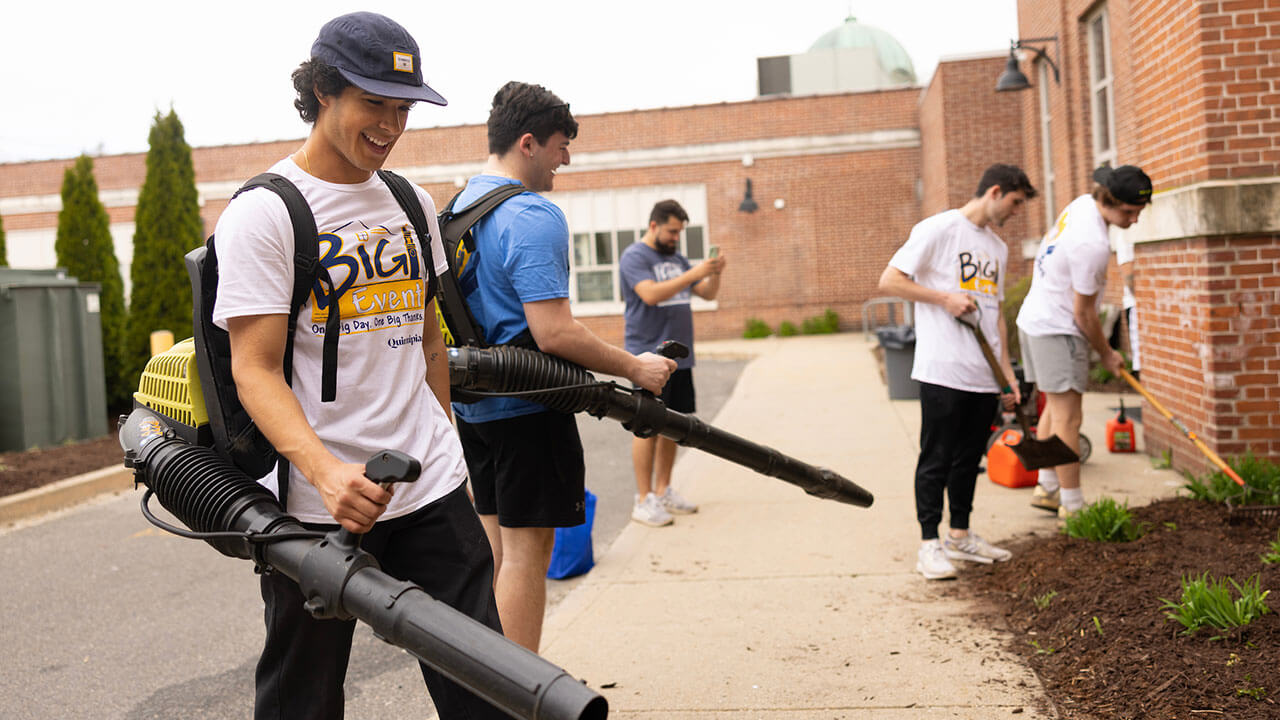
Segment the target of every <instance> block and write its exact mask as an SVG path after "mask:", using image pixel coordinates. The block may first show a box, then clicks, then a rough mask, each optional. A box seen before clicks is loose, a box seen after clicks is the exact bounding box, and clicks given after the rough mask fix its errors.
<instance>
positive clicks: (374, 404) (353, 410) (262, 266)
mask: <svg viewBox="0 0 1280 720" xmlns="http://www.w3.org/2000/svg"><path fill="white" fill-rule="evenodd" d="M293 82H294V88H295V89H296V90H297V99H296V100H295V102H294V105H295V106H296V107H297V109H298V112H299V114H300V115H301V116H302V119H303V120H305V121H306V122H308V123H310V124H311V125H312V128H311V133H310V135H309V136H308V137H307V139H306V142H305V143H303V145H302V147H301V148H300V149H299V150H298V151H297V152H296V153H294V154H293V155H291V156H289V157H287V158H284V159H282V160H280V161H279V162H277V163H276V164H275V165H274V166H272V168H271V172H273V173H278V174H280V175H283V176H284V177H286V178H288V179H289V180H290V181H292V183H293V184H294V185H296V186H297V188H298V189H299V190H300V191H301V193H302V195H303V197H304V198H305V199H306V201H307V204H308V205H309V206H310V208H311V211H312V213H313V214H314V216H315V221H316V228H317V230H318V231H319V233H320V254H321V262H322V264H323V265H324V266H325V267H326V269H327V271H328V273H329V275H330V277H331V278H332V280H333V286H334V288H335V289H336V290H337V293H336V294H337V295H338V299H337V301H336V303H337V304H338V306H339V307H340V308H341V319H342V323H343V325H344V327H343V332H342V335H341V336H340V342H339V343H338V361H337V393H336V397H334V398H333V399H332V400H331V401H326V400H324V399H323V398H322V392H321V386H322V375H323V373H322V368H323V343H324V327H325V322H324V318H325V317H327V315H328V312H330V311H331V310H332V306H331V305H328V304H327V303H326V304H325V305H323V306H321V305H318V304H317V302H316V298H315V296H314V294H313V295H312V296H311V297H308V298H307V300H306V301H305V302H304V304H303V305H302V308H301V311H300V313H299V322H298V327H297V330H296V332H295V333H294V336H293V343H294V344H293V354H292V358H293V377H292V386H290V385H289V384H287V383H286V379H285V377H284V373H283V357H284V353H285V348H286V335H287V328H288V313H289V309H290V296H291V293H292V286H293V273H294V267H293V256H294V237H293V231H292V225H291V223H290V220H289V215H288V212H287V210H286V209H285V206H284V203H283V202H282V201H281V199H280V198H279V197H278V196H277V195H276V194H275V193H273V192H270V191H266V190H263V189H254V190H250V191H247V192H244V193H242V194H240V195H238V196H237V197H235V198H234V199H233V200H232V201H231V202H230V203H229V204H228V206H227V208H226V210H225V211H223V213H222V216H221V217H220V218H219V220H218V225H217V229H216V232H215V235H216V237H217V248H218V262H219V274H220V278H219V283H218V300H217V305H216V308H215V310H214V322H216V323H217V324H218V325H220V326H222V327H225V328H226V330H227V331H228V333H229V334H230V339H231V355H232V366H233V373H234V376H235V381H236V385H237V387H238V391H239V396H240V398H241V401H242V402H243V403H244V406H245V408H246V410H248V412H249V414H250V415H251V416H252V417H253V419H254V422H255V423H256V424H257V426H258V427H259V428H260V429H261V430H262V432H263V433H264V434H265V435H266V436H267V438H268V439H269V440H270V441H271V443H272V445H273V446H275V448H276V449H277V450H278V451H279V452H280V454H281V455H282V456H283V457H284V458H286V459H287V460H288V464H289V469H288V478H287V486H286V487H285V488H283V489H284V490H287V493H281V492H280V490H281V488H277V485H278V483H277V478H276V473H275V472H273V473H271V474H269V475H268V476H267V477H265V478H263V479H262V482H263V483H264V484H265V485H267V486H268V487H269V488H271V489H273V490H275V491H276V492H277V495H281V496H284V495H286V494H287V501H286V509H287V510H288V511H289V513H290V514H291V515H293V516H295V517H296V518H298V519H299V520H301V521H302V522H303V523H304V524H306V525H307V526H309V527H314V528H317V529H331V528H333V527H334V524H335V523H337V524H338V525H341V526H342V527H344V528H346V529H348V530H351V531H353V532H357V533H366V534H365V536H364V539H363V547H364V549H365V550H367V551H369V552H370V553H372V554H373V555H374V557H375V558H377V560H378V562H379V563H380V564H381V566H382V568H383V569H384V570H386V571H387V572H388V573H390V574H391V575H393V576H395V577H397V578H401V579H404V580H408V581H411V582H414V583H416V584H418V585H420V586H421V587H423V588H424V589H425V590H426V591H427V592H428V593H429V594H430V595H431V596H433V597H435V598H436V599H438V600H441V601H442V602H445V603H447V604H449V605H451V606H453V607H454V608H457V609H458V610H460V611H462V612H464V613H466V614H468V615H470V616H471V617H472V618H475V619H476V620H478V621H480V622H482V623H484V624H486V625H488V626H489V627H491V628H493V629H494V630H498V631H500V630H501V628H500V624H499V621H498V614H497V606H496V603H495V602H494V598H493V591H492V578H493V557H492V553H491V551H490V548H489V543H488V541H487V540H486V538H485V534H484V529H483V527H482V526H481V525H480V521H479V518H478V517H477V516H476V513H475V510H474V509H473V507H472V505H471V502H470V500H469V498H468V497H467V494H466V489H465V483H466V464H465V462H464V461H463V457H462V448H461V445H460V444H459V441H458V436H457V434H456V432H455V431H454V429H453V427H452V425H451V423H450V416H449V412H448V410H447V408H448V407H449V373H448V364H447V360H446V358H445V352H444V343H443V341H442V340H441V337H440V330H439V326H438V325H437V322H436V313H435V308H434V300H433V299H432V298H430V297H427V293H426V287H427V286H428V283H427V280H428V278H429V276H428V275H427V273H430V272H433V271H434V272H435V273H437V274H438V273H443V272H448V265H447V263H446V260H445V255H444V250H443V248H442V247H441V245H440V233H439V228H438V227H437V226H436V212H435V206H434V204H433V203H432V201H431V198H430V197H429V196H428V195H427V194H426V193H425V192H423V191H422V190H420V189H417V188H415V190H416V191H417V195H418V200H419V201H420V202H421V204H422V206H423V210H424V213H425V215H426V217H427V221H428V224H429V227H430V233H431V237H430V238H423V237H420V236H418V235H417V234H416V232H415V230H414V227H413V224H412V223H411V222H410V220H409V219H408V217H406V215H405V213H404V211H403V210H402V209H401V207H400V205H399V204H398V203H397V202H396V200H395V198H394V197H393V196H392V194H391V192H390V189H389V188H388V186H387V185H386V184H385V183H384V182H383V181H382V180H381V179H380V178H378V177H375V175H374V172H375V171H376V170H378V169H380V168H381V167H382V166H383V164H384V163H385V162H386V159H387V156H388V154H389V153H390V152H391V150H392V148H394V147H395V144H396V141H397V140H399V139H400V136H401V134H402V133H403V132H404V130H405V121H406V120H407V119H408V115H409V110H410V109H411V108H412V107H413V106H414V104H415V103H416V102H418V101H425V102H428V103H432V104H436V105H444V104H445V99H444V98H443V97H441V96H440V95H439V94H438V93H437V92H436V91H435V90H433V89H431V88H430V87H428V86H427V84H426V83H425V82H423V78H422V67H421V56H420V54H419V52H418V45H417V43H416V42H414V39H413V38H412V37H411V36H410V35H409V33H408V32H406V31H405V29H404V28H403V27H401V26H400V25H398V24H396V23H395V22H394V21H392V20H390V19H389V18H386V17H383V16H381V15H376V14H373V13H367V12H361V13H352V14H350V15H343V16H342V17H338V18H335V19H334V20H331V21H329V22H328V23H327V24H325V26H324V27H323V28H321V30H320V35H319V37H318V38H317V40H316V41H315V44H314V45H313V46H312V48H311V58H310V59H309V60H307V61H306V62H304V63H302V65H301V66H300V67H299V68H298V69H297V70H296V71H294V73H293ZM423 243H430V250H431V252H430V254H427V253H425V252H421V251H420V248H421V246H422V244H423ZM424 258H432V259H433V260H434V267H426V266H425V263H424V262H423V259H424ZM380 294H381V295H383V296H386V301H384V302H381V303H379V302H373V301H372V300H373V298H374V297H375V296H378V295H380ZM391 294H394V295H395V298H394V302H392V301H391V300H392V298H391V297H390V295H391ZM355 298H364V299H365V300H366V301H365V302H356V300H355ZM392 315H394V317H391V316H392ZM424 378H425V382H424ZM383 448H392V449H397V450H401V451H403V452H406V453H408V454H410V455H412V456H413V457H415V458H416V459H418V461H419V462H420V463H421V466H422V473H421V476H420V478H419V479H418V480H417V481H416V482H413V483H405V484H402V485H399V486H394V487H392V488H391V489H390V490H385V489H383V488H382V487H380V486H379V485H378V484H376V483H374V482H372V481H370V480H369V479H367V478H366V477H365V476H364V462H365V461H367V460H368V459H369V458H370V457H371V456H372V455H373V454H374V453H376V452H377V451H379V450H381V449H383ZM375 521H378V522H377V524H376V525H375V524H374V522H375ZM261 585H262V598H263V602H264V604H265V617H266V626H267V636H266V643H265V646H264V648H263V651H262V656H261V658H260V659H259V661H258V667H257V675H256V685H257V694H256V695H257V696H256V702H255V706H254V713H255V717H257V718H273V719H278V718H298V719H299V720H302V719H304V718H305V719H307V720H314V719H315V718H341V717H342V715H343V694H342V686H343V679H344V677H345V674H346V669H347V660H348V657H349V656H350V651H351V637H352V631H353V629H354V624H355V623H354V621H352V620H347V621H341V620H316V619H314V618H313V617H311V615H310V614H309V613H308V612H307V610H306V609H304V607H303V602H304V598H303V596H302V593H301V592H300V591H299V589H298V586H297V584H296V583H294V581H293V580H290V579H289V578H287V577H284V576H282V575H280V574H278V573H267V574H264V575H263V576H262V580H261ZM422 674H423V677H424V678H425V680H426V684H427V688H428V690H429V691H430V693H431V697H432V699H433V700H434V702H435V705H436V709H437V710H438V711H439V715H440V717H442V718H490V717H492V718H497V717H505V715H503V714H502V713H501V712H500V711H498V710H497V709H495V708H493V707H492V706H490V705H489V704H488V703H486V702H484V701H482V700H480V699H479V698H478V697H476V696H475V695H473V694H472V693H470V692H468V691H466V690H464V689H462V688H461V687H459V686H458V685H456V684H454V683H453V682H452V681H450V680H447V679H445V678H444V677H443V676H441V675H440V674H439V673H437V672H435V671H434V670H431V669H429V668H427V667H426V666H425V665H424V666H422Z"/></svg>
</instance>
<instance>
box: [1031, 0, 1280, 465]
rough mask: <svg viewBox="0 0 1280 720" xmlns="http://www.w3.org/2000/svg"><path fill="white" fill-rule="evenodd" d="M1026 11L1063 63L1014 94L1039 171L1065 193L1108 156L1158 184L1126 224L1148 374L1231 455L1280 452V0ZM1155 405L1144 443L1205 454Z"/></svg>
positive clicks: (1061, 4)
mask: <svg viewBox="0 0 1280 720" xmlns="http://www.w3.org/2000/svg"><path fill="white" fill-rule="evenodd" d="M1018 25H1019V34H1020V36H1021V37H1024V38H1031V37H1049V36H1056V38H1057V39H1056V42H1039V43H1029V44H1031V45H1033V46H1037V47H1042V48H1044V49H1045V50H1046V51H1047V52H1048V53H1049V55H1050V57H1051V58H1052V59H1053V60H1054V61H1055V62H1056V63H1058V64H1059V66H1060V68H1061V79H1060V82H1053V81H1052V80H1051V79H1050V75H1049V73H1048V69H1047V68H1045V67H1043V65H1044V61H1043V60H1038V59H1037V60H1036V61H1035V62H1033V63H1031V64H1030V67H1031V69H1032V72H1029V73H1027V74H1028V75H1029V76H1032V82H1033V84H1036V85H1037V87H1035V88H1033V89H1032V90H1030V91H1026V92H1023V93H1019V95H1020V96H1021V97H1020V99H1021V102H1022V105H1023V108H1022V109H1023V114H1022V117H1023V138H1024V145H1025V147H1027V148H1029V149H1030V148H1038V149H1037V150H1035V151H1031V150H1029V151H1028V152H1027V154H1026V155H1027V166H1026V167H1027V170H1028V172H1029V173H1030V174H1031V175H1032V178H1033V182H1037V184H1038V185H1044V184H1047V183H1046V182H1045V178H1046V176H1047V175H1048V176H1051V177H1052V178H1053V195H1052V199H1053V202H1054V203H1055V205H1056V207H1058V208H1061V207H1063V206H1064V205H1065V204H1066V203H1068V202H1070V200H1071V199H1072V198H1073V197H1075V196H1077V195H1080V194H1082V193H1086V192H1088V191H1089V189H1090V181H1089V174H1090V171H1091V169H1092V168H1093V167H1095V166H1097V165H1098V164H1100V163H1101V162H1103V161H1110V162H1112V163H1113V164H1135V165H1140V166H1142V167H1143V168H1144V169H1145V170H1146V171H1147V173H1148V174H1150V176H1151V178H1152V180H1153V181H1154V184H1155V190H1156V193H1155V196H1154V199H1153V201H1152V204H1151V207H1150V208H1149V209H1148V210H1147V211H1146V212H1145V213H1144V214H1143V216H1142V218H1141V220H1140V222H1139V223H1138V224H1137V225H1135V226H1134V227H1133V228H1131V229H1130V230H1128V231H1126V233H1127V236H1128V239H1130V240H1132V241H1134V242H1135V243H1136V246H1135V247H1136V250H1135V254H1136V261H1135V266H1136V268H1137V270H1138V275H1137V283H1136V296H1137V302H1138V310H1139V313H1140V322H1139V329H1140V337H1141V345H1142V354H1143V360H1142V380H1143V384H1144V385H1146V387H1147V388H1148V389H1149V390H1150V391H1151V392H1152V393H1153V394H1154V395H1155V396H1156V397H1157V398H1159V399H1160V400H1161V402H1162V404H1164V405H1165V406H1166V407H1167V408H1168V409H1169V411H1170V412H1172V413H1173V414H1174V415H1175V416H1176V417H1178V418H1180V419H1181V420H1183V421H1184V422H1185V423H1186V425H1187V426H1188V427H1189V428H1190V429H1191V430H1192V431H1193V432H1195V433H1196V434H1197V435H1199V436H1200V437H1201V438H1203V439H1204V441H1205V442H1206V443H1207V444H1208V445H1209V447H1211V448H1213V449H1214V450H1216V451H1217V452H1218V453H1219V454H1221V455H1224V456H1225V455H1236V454H1241V453H1244V452H1245V451H1247V450H1251V451H1253V452H1254V453H1255V454H1257V455H1263V456H1269V457H1271V458H1272V459H1280V177H1277V176H1278V175H1280V2H1277V0H1195V1H1190V0H1178V1H1174V0H1105V1H1104V2H1096V0H1088V1H1086V0H1020V2H1019V3H1018ZM1026 66H1028V63H1025V62H1024V67H1026ZM1037 78H1039V82H1038V83H1037ZM1046 111H1047V112H1046ZM1046 130H1047V132H1046ZM1117 284H1118V283H1116V282H1114V281H1113V282H1112V283H1111V285H1112V286H1113V287H1114V286H1115V285H1117ZM1146 417H1148V418H1150V420H1149V421H1148V422H1146V423H1145V432H1146V438H1145V448H1146V450H1147V452H1149V453H1152V454H1159V453H1160V452H1162V451H1163V450H1165V449H1169V450H1171V451H1172V454H1173V460H1174V464H1175V466H1176V467H1179V468H1187V469H1191V470H1193V471H1196V472H1199V471H1201V470H1203V469H1206V468H1207V463H1206V461H1205V460H1204V459H1203V458H1202V457H1201V456H1200V454H1199V453H1198V452H1197V451H1196V450H1195V449H1194V448H1193V447H1192V446H1191V445H1190V444H1189V443H1187V442H1186V441H1185V440H1183V439H1181V433H1179V432H1178V431H1177V430H1176V429H1174V428H1173V427H1171V426H1170V425H1169V424H1168V423H1166V422H1164V421H1163V420H1162V419H1160V418H1159V416H1158V415H1156V413H1155V411H1154V410H1153V409H1151V408H1149V407H1148V408H1147V412H1146Z"/></svg>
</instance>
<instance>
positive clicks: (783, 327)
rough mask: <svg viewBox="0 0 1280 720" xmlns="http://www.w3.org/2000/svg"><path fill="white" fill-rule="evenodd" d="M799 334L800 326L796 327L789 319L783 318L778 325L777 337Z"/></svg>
mask: <svg viewBox="0 0 1280 720" xmlns="http://www.w3.org/2000/svg"><path fill="white" fill-rule="evenodd" d="M799 334H800V328H798V327H796V324H795V323H793V322H791V321H790V320H783V321H782V323H781V324H779V325H778V335H779V337H791V336H792V335H799Z"/></svg>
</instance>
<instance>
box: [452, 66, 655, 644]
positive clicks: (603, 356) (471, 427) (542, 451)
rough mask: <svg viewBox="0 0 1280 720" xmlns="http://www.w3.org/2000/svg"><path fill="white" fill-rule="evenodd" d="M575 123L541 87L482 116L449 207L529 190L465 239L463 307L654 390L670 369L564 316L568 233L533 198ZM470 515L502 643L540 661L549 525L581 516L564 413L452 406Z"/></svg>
mask: <svg viewBox="0 0 1280 720" xmlns="http://www.w3.org/2000/svg"><path fill="white" fill-rule="evenodd" d="M577 134H578V122H577V121H576V120H574V119H573V115H572V114H571V113H570V112H569V104H568V103H566V102H564V101H563V100H561V99H560V98H558V97H556V96H555V95H554V94H552V93H551V92H550V91H549V90H547V89H546V88H544V87H542V86H540V85H529V84H526V83H520V82H509V83H507V84H506V85H504V86H503V87H502V89H500V90H498V92H497V94H496V95H494V97H493V107H492V109H491V110H490V112H489V158H488V160H487V162H486V163H485V167H484V170H483V171H482V172H481V174H479V175H477V176H475V177H473V178H471V181H470V182H468V183H467V186H466V187H465V188H463V190H462V193H461V194H460V195H459V197H458V198H457V202H456V203H455V204H454V206H455V208H456V209H458V210H462V209H464V208H466V207H467V206H468V205H470V204H471V203H473V202H475V201H476V200H477V199H478V198H479V197H480V196H482V195H484V194H485V193H486V192H488V191H489V190H491V189H493V188H494V187H497V186H498V185H500V184H502V183H523V184H524V186H525V187H526V188H528V190H529V192H525V193H521V194H519V195H516V196H514V197H512V198H510V199H508V200H507V201H506V202H504V203H502V204H501V205H499V206H498V207H497V208H496V209H495V210H494V211H493V212H491V213H490V214H489V215H488V216H486V217H485V218H484V219H482V220H481V221H480V222H478V223H477V224H476V225H475V227H474V228H473V230H472V236H473V238H474V240H475V244H474V251H473V252H472V254H471V257H470V260H469V261H468V263H467V266H466V267H465V268H464V270H463V273H462V276H461V278H460V282H461V283H462V285H463V292H464V293H465V294H466V300H467V305H468V307H469V308H470V309H471V312H472V314H473V315H474V316H475V318H476V321H477V322H478V323H479V324H480V325H481V327H483V328H484V332H485V341H486V342H488V343H490V344H493V345H497V344H503V343H510V344H515V345H526V346H531V345H535V344H536V346H537V348H538V349H540V350H541V351H542V352H545V353H548V354H551V355H555V356H557V357H562V358H564V359H566V360H569V361H572V362H575V363H577V364H579V365H581V366H583V367H585V368H587V369H588V370H595V371H597V372H602V373H606V374H609V375H616V376H619V377H625V378H627V379H629V380H631V382H633V383H635V384H636V385H638V386H640V387H643V388H645V389H646V390H649V391H651V392H655V393H656V392H660V391H661V389H662V386H663V385H665V384H666V382H667V378H668V377H669V376H670V375H671V372H672V370H674V369H675V363H674V362H673V361H671V360H669V359H667V358H664V357H662V356H660V355H656V354H654V353H643V354H641V355H632V354H631V353H628V352H625V351H623V350H621V349H620V348H616V347H613V346H612V345H609V344H608V343H606V342H604V341H603V340H601V339H600V338H598V337H597V336H595V335H594V334H592V333H591V331H590V330H588V329H587V328H586V326H584V325H582V324H581V323H579V322H578V321H577V320H575V319H574V318H573V315H572V314H571V312H570V309H569V226H568V224H567V223H566V222H565V219H564V213H562V212H560V208H558V207H556V206H555V204H554V203H552V202H551V201H550V200H547V199H546V198H544V197H542V196H541V195H538V194H537V193H541V192H547V191H549V190H551V187H552V185H553V183H554V182H555V175H556V170H557V169H558V168H559V167H560V166H561V165H568V164H569V142H570V141H571V140H572V139H573V138H574V137H576V136H577ZM453 408H454V414H455V415H456V416H457V425H458V436H459V437H460V438H461V439H462V449H463V453H464V454H465V455H466V460H467V469H468V471H469V472H470V475H471V486H472V490H473V491H474V493H475V503H476V512H477V513H479V515H480V522H481V523H482V524H483V525H484V529H485V533H486V534H487V535H488V536H489V543H490V544H491V545H492V546H493V558H494V565H495V569H496V577H495V580H494V595H495V596H496V598H497V601H498V616H499V617H500V618H501V620H502V627H503V631H504V632H505V633H506V635H507V637H508V638H510V639H511V640H514V641H515V642H517V643H520V644H521V645H523V646H525V647H527V648H529V649H530V650H532V651H534V652H537V650H538V644H539V642H540V640H541V637H542V615H543V611H544V609H545V607H546V600H547V588H546V577H547V566H548V565H549V564H550V562H551V548H552V544H553V541H554V540H555V528H557V527H572V526H574V525H581V524H582V523H583V521H584V520H585V517H584V497H583V476H584V474H585V469H584V467H583V460H582V441H581V439H580V438H579V437H578V426H577V423H576V422H575V420H574V418H573V416H572V415H569V414H565V413H561V412H557V411H554V410H549V409H547V408H546V407H545V406H542V405H539V404H537V403H533V402H529V401H526V400H519V399H512V398H489V399H485V400H481V401H479V402H476V403H472V404H463V403H455V404H454V406H453Z"/></svg>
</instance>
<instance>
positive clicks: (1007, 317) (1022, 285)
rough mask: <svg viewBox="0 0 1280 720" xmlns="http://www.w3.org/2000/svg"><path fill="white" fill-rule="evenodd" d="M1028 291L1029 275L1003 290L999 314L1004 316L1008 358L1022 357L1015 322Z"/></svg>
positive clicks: (1029, 286) (1029, 285)
mask: <svg viewBox="0 0 1280 720" xmlns="http://www.w3.org/2000/svg"><path fill="white" fill-rule="evenodd" d="M1030 289H1031V276H1030V275H1028V276H1026V277H1024V278H1021V279H1019V280H1018V282H1016V283H1014V284H1013V285H1010V286H1009V287H1007V288H1005V289H1004V304H1003V305H1001V306H1000V312H1001V313H1002V314H1003V315H1004V329H1005V330H1006V331H1008V336H1009V357H1011V358H1020V357H1022V347H1021V345H1020V344H1019V343H1018V326H1017V325H1016V324H1015V321H1016V320H1017V319H1018V311H1019V310H1021V309H1022V301H1023V300H1025V299H1026V297H1027V291H1028V290H1030Z"/></svg>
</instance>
